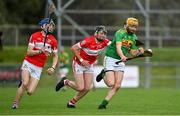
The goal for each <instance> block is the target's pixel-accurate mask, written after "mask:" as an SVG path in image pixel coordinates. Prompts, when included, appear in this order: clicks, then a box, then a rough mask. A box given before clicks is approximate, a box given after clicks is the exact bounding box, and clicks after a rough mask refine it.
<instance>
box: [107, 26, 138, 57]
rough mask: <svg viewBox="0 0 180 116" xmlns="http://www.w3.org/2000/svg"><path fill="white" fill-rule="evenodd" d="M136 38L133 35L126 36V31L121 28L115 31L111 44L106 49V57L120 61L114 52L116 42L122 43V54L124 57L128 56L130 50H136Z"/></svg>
mask: <svg viewBox="0 0 180 116" xmlns="http://www.w3.org/2000/svg"><path fill="white" fill-rule="evenodd" d="M136 39H137V36H136V35H135V34H128V33H127V31H126V29H124V28H122V29H119V30H118V31H116V33H115V35H114V37H113V40H112V41H111V44H110V45H109V46H108V47H107V49H106V56H109V57H112V58H115V59H121V58H120V56H119V55H118V53H117V51H116V42H122V46H121V49H122V52H123V54H124V55H126V56H128V55H129V50H130V49H134V50H136V49H137V46H136V41H135V40H136Z"/></svg>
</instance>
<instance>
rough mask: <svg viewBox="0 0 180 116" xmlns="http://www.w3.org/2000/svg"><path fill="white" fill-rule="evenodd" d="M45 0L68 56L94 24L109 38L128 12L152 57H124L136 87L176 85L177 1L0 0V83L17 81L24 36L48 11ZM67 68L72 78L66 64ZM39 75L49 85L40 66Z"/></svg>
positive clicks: (179, 79) (179, 71)
mask: <svg viewBox="0 0 180 116" xmlns="http://www.w3.org/2000/svg"><path fill="white" fill-rule="evenodd" d="M51 2H53V3H54V4H55V6H56V8H57V9H56V10H55V13H53V16H52V17H53V20H54V21H55V23H56V26H57V27H56V30H55V33H54V35H55V36H56V37H57V39H58V42H59V47H61V45H63V46H65V50H66V51H67V52H68V53H69V55H70V57H71V58H72V52H71V51H70V46H72V45H73V44H75V43H76V42H78V41H80V40H81V39H83V38H84V37H88V36H90V35H92V34H93V33H94V29H95V26H97V25H105V26H106V27H107V30H108V38H109V39H112V38H113V35H114V33H115V31H116V30H118V29H119V28H121V27H123V24H124V23H125V21H126V19H127V18H128V17H135V18H137V19H138V20H139V27H138V32H137V36H138V39H139V40H141V41H142V42H144V43H145V45H144V47H145V48H146V49H148V48H151V49H152V50H153V53H154V56H153V57H152V58H144V59H137V60H133V61H130V62H127V65H135V66H138V68H139V72H138V73H139V86H138V87H142V88H151V87H158V88H160V87H167V88H180V61H179V59H180V55H179V52H180V48H179V46H180V22H179V19H180V1H179V0H53V1H52V0H28V1H27V0H1V2H0V84H1V85H3V86H5V85H7V83H8V85H17V83H18V80H19V79H20V72H19V68H20V65H21V63H22V61H23V58H24V56H25V53H26V49H27V44H28V40H29V37H30V35H31V34H32V33H33V32H35V31H38V30H40V27H39V26H38V22H39V21H40V20H41V19H43V18H45V17H47V16H48V10H47V9H48V5H49V3H51ZM59 49H60V48H59ZM102 60H103V58H100V60H99V62H98V65H102ZM50 62H51V59H49V60H48V63H47V65H46V67H48V66H49V65H51V64H49V63H50ZM71 62H72V60H70V63H71ZM69 69H70V73H69V77H70V78H72V69H71V66H69ZM57 73H58V71H57ZM42 77H44V78H42V82H41V83H40V85H41V86H47V85H53V86H54V85H55V83H56V81H57V80H58V79H52V78H51V79H49V78H50V77H49V76H47V74H46V73H45V71H44V72H43V75H42ZM54 77H55V78H56V77H57V75H56V74H55V75H54Z"/></svg>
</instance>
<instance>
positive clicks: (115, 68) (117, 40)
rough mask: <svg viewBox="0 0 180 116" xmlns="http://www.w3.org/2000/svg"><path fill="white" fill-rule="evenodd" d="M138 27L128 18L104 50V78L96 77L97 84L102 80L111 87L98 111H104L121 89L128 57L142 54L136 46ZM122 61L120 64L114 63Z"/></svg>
mask: <svg viewBox="0 0 180 116" xmlns="http://www.w3.org/2000/svg"><path fill="white" fill-rule="evenodd" d="M137 27H138V19H136V18H128V19H127V20H126V23H125V25H124V28H122V29H119V30H118V31H116V33H115V35H114V38H113V40H112V42H111V44H110V45H109V46H108V47H107V49H106V55H105V58H104V72H105V76H104V78H103V76H100V77H97V78H96V80H97V81H98V82H99V81H101V80H102V79H104V82H105V83H106V85H107V86H108V87H111V89H110V90H109V92H108V94H107V96H106V97H105V99H104V100H103V101H102V102H101V104H100V105H99V107H98V109H106V106H107V104H108V103H109V101H110V100H111V99H112V97H113V96H114V95H115V94H116V93H117V91H118V90H119V88H120V87H121V82H122V79H123V74H124V69H125V62H126V60H127V58H128V56H129V55H131V56H136V55H139V54H142V53H144V49H143V48H142V47H139V48H138V47H137V46H136V39H137V36H136V34H135V32H136V30H137ZM119 60H122V62H121V63H119V64H116V63H115V62H117V61H119Z"/></svg>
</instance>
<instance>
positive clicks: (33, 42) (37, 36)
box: [25, 31, 58, 67]
mask: <svg viewBox="0 0 180 116" xmlns="http://www.w3.org/2000/svg"><path fill="white" fill-rule="evenodd" d="M43 45H44V35H43V34H42V32H40V31H39V32H35V33H33V34H32V35H31V37H30V40H29V46H33V47H34V48H33V50H40V49H41V48H42V47H43ZM45 50H46V51H48V52H49V53H52V52H53V53H57V52H58V49H57V40H56V39H55V37H54V36H53V35H52V34H49V35H48V36H47V39H46V44H45ZM47 57H48V56H46V55H45V54H44V53H42V54H37V55H34V56H28V55H26V57H25V60H27V61H28V62H30V63H32V64H34V65H36V66H39V67H43V66H44V64H45V62H46V60H47Z"/></svg>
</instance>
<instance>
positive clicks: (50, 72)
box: [47, 53, 58, 75]
mask: <svg viewBox="0 0 180 116" xmlns="http://www.w3.org/2000/svg"><path fill="white" fill-rule="evenodd" d="M57 63H58V53H54V55H53V62H52V66H51V67H50V68H48V69H47V73H48V74H49V75H52V74H53V73H54V71H55V69H56V65H57Z"/></svg>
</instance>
